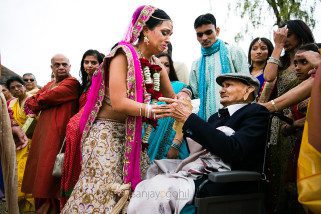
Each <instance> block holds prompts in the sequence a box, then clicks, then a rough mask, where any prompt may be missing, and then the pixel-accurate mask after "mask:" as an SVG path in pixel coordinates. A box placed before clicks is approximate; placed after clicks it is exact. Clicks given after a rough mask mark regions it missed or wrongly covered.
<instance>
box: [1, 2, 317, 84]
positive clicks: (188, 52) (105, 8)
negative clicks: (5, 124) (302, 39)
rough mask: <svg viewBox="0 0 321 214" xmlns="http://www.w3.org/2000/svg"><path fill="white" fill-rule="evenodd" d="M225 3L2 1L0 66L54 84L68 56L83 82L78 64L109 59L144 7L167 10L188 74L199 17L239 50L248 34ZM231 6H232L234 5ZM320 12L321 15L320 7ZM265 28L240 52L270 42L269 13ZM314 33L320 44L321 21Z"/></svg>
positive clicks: (196, 48) (176, 52) (177, 55)
mask: <svg viewBox="0 0 321 214" xmlns="http://www.w3.org/2000/svg"><path fill="white" fill-rule="evenodd" d="M228 1H229V0H226V1H221V0H189V1H183V0H176V1H174V0H149V1H148V0H118V1H107V0H90V1H88V0H51V1H49V0H28V1H26V0H0V53H1V63H2V65H4V66H6V67H7V68H9V69H11V70H13V71H14V72H16V73H18V74H20V75H22V74H23V73H33V74H35V76H36V79H37V81H38V84H39V85H41V86H43V85H44V84H46V83H47V82H48V81H49V80H50V74H51V69H50V59H51V58H52V56H53V55H55V54H56V53H62V54H64V55H66V56H67V57H68V58H69V59H70V62H71V74H72V75H73V76H74V77H76V78H78V79H79V68H80V61H81V57H82V55H83V53H84V52H85V51H86V50H88V49H97V50H98V51H100V52H102V53H104V54H107V53H108V52H109V50H110V48H111V47H112V46H113V45H114V44H115V43H116V42H118V41H120V40H121V39H122V38H123V36H124V34H125V32H126V30H127V27H128V24H129V21H130V19H131V15H132V13H133V12H134V11H135V9H136V8H137V7H138V6H140V5H143V4H150V5H153V6H156V7H159V8H161V9H163V10H165V11H166V12H167V13H168V15H169V16H170V17H171V19H172V20H173V26H174V32H173V35H172V38H171V42H172V44H173V60H174V61H181V62H184V63H185V64H186V65H187V66H188V68H190V66H191V64H192V62H193V60H195V59H197V58H198V57H199V56H200V45H199V43H198V42H197V39H196V35H195V31H194V28H193V24H194V20H195V18H196V17H197V16H199V15H201V14H204V13H207V12H211V13H213V14H214V15H215V17H216V19H217V25H218V26H219V27H220V28H221V32H220V35H219V38H220V39H222V40H223V41H225V42H228V43H230V44H235V42H234V36H235V35H236V34H237V33H238V32H240V31H242V30H244V28H245V23H247V22H248V19H247V18H244V19H242V18H241V17H240V15H238V14H237V13H236V12H235V11H234V10H232V9H229V8H228V4H227V2H228ZM231 1H232V0H231ZM316 11H321V4H320V3H318V5H317V8H316ZM262 16H264V24H263V25H262V26H261V27H260V29H257V30H251V31H250V32H248V33H247V34H246V35H244V37H245V39H244V40H242V41H240V42H239V43H238V44H236V45H238V46H240V47H241V48H242V49H243V50H244V52H245V53H246V54H247V51H248V46H249V44H250V42H251V40H252V39H253V38H255V37H257V36H260V37H267V38H269V39H271V40H273V38H272V32H273V30H272V26H273V24H274V23H273V22H274V19H273V18H272V17H273V14H272V12H271V11H263V13H262ZM315 18H316V19H317V24H316V27H315V28H314V29H313V33H314V36H315V38H316V41H317V42H321V33H320V32H321V16H318V17H317V16H315Z"/></svg>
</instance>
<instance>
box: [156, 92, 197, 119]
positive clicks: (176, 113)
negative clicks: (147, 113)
mask: <svg viewBox="0 0 321 214" xmlns="http://www.w3.org/2000/svg"><path fill="white" fill-rule="evenodd" d="M159 101H163V102H166V103H167V105H159V106H155V107H153V113H154V114H156V117H157V118H163V117H172V118H174V119H175V120H177V121H178V122H182V123H184V122H185V121H186V120H187V118H188V117H189V115H191V114H192V109H193V107H192V104H191V102H190V100H187V99H178V100H177V99H170V98H165V97H160V98H159Z"/></svg>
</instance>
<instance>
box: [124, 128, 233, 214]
mask: <svg viewBox="0 0 321 214" xmlns="http://www.w3.org/2000/svg"><path fill="white" fill-rule="evenodd" d="M217 129H219V130H220V131H222V132H224V133H225V134H226V135H232V134H234V131H233V130H232V129H231V128H229V127H226V126H225V127H219V128H217ZM187 142H188V145H189V148H190V152H191V153H190V156H189V157H187V158H186V159H184V160H175V159H162V160H155V161H154V163H153V164H152V165H151V166H150V167H149V169H148V170H147V174H146V180H143V181H142V182H140V183H139V184H138V185H137V186H136V189H135V191H134V193H133V194H132V197H131V199H130V202H129V205H128V210H127V213H128V214H136V213H137V214H138V213H150V214H154V213H155V214H159V213H161V214H167V213H168V214H171V213H175V214H178V213H180V212H181V210H182V209H183V207H184V206H185V205H186V204H188V203H191V202H192V201H193V197H194V194H195V184H194V181H193V180H195V179H197V178H198V177H200V176H201V175H202V174H207V173H209V172H212V171H228V170H231V169H230V167H229V165H228V164H226V163H224V162H223V161H222V160H221V159H220V158H219V157H217V156H215V155H213V154H211V153H210V152H208V151H207V150H206V149H203V148H202V146H201V145H200V144H198V143H197V142H195V141H193V140H192V139H187Z"/></svg>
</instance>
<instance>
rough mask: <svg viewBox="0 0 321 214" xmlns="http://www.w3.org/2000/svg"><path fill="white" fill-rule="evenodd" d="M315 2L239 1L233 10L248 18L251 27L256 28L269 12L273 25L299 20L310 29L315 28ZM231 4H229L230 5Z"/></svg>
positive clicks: (289, 0) (293, 0) (311, 0)
mask: <svg viewBox="0 0 321 214" xmlns="http://www.w3.org/2000/svg"><path fill="white" fill-rule="evenodd" d="M316 1H317V0H239V1H238V2H237V3H236V5H235V9H236V11H237V12H239V13H240V15H241V17H242V18H244V16H248V17H249V19H250V21H251V25H252V26H253V27H254V28H258V27H259V26H260V25H261V24H262V17H264V15H266V14H267V13H269V14H270V12H271V10H272V11H273V14H274V15H275V17H274V18H275V20H276V21H275V23H276V24H280V23H281V22H283V21H286V20H289V19H301V20H303V21H305V22H306V23H307V24H308V25H309V26H310V27H311V28H314V26H315V19H314V12H315V6H316ZM230 4H231V3H230Z"/></svg>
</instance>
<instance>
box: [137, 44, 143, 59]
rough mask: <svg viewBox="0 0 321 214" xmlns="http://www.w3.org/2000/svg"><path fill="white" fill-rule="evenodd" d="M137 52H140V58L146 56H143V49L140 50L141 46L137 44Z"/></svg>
mask: <svg viewBox="0 0 321 214" xmlns="http://www.w3.org/2000/svg"><path fill="white" fill-rule="evenodd" d="M137 53H138V55H139V56H140V58H143V57H144V56H143V53H142V51H141V50H140V48H139V46H138V45H137Z"/></svg>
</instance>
